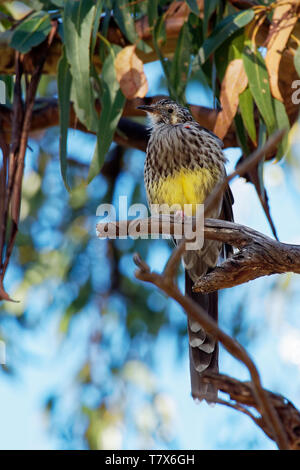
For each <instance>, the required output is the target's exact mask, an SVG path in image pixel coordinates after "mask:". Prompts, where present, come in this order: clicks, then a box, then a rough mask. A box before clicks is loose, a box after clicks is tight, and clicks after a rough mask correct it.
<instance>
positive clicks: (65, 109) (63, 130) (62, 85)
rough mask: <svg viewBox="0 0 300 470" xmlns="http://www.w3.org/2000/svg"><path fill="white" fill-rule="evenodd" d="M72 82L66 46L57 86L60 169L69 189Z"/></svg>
mask: <svg viewBox="0 0 300 470" xmlns="http://www.w3.org/2000/svg"><path fill="white" fill-rule="evenodd" d="M71 83H72V76H71V73H70V66H69V64H68V61H67V58H66V53H65V48H63V53H62V56H61V58H60V61H59V63H58V69H57V88H58V103H59V127H60V139H59V158H60V170H61V174H62V178H63V181H64V184H65V186H66V188H67V190H68V191H69V189H70V188H69V185H68V183H67V138H68V128H69V120H70V96H71Z"/></svg>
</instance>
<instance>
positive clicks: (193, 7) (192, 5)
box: [185, 0, 200, 16]
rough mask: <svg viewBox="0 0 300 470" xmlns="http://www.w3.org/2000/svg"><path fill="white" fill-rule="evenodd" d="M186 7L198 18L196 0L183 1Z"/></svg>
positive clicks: (198, 11)
mask: <svg viewBox="0 0 300 470" xmlns="http://www.w3.org/2000/svg"><path fill="white" fill-rule="evenodd" d="M185 1H186V3H187V4H188V6H189V7H190V9H191V12H192V13H194V15H196V16H198V15H199V14H200V10H199V7H198V4H197V0H185Z"/></svg>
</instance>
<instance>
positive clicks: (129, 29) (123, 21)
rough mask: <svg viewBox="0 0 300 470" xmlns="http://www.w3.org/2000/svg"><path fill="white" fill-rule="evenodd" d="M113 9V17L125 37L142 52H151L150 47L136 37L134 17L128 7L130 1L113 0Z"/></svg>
mask: <svg viewBox="0 0 300 470" xmlns="http://www.w3.org/2000/svg"><path fill="white" fill-rule="evenodd" d="M113 11H114V19H115V20H116V22H117V24H118V26H119V28H120V29H121V31H122V33H123V34H125V36H126V37H127V39H128V40H129V41H130V42H131V43H132V44H136V45H137V47H138V48H139V49H141V50H142V51H143V52H145V53H149V52H151V51H152V48H151V47H150V46H148V44H146V43H145V42H144V41H142V40H140V38H139V37H138V34H137V32H136V29H135V24H134V18H133V16H132V12H131V9H130V3H129V2H128V0H115V1H114V4H113Z"/></svg>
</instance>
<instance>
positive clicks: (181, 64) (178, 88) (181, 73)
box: [170, 23, 191, 104]
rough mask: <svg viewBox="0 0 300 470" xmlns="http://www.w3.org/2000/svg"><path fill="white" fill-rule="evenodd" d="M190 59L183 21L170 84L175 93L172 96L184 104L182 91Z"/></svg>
mask: <svg viewBox="0 0 300 470" xmlns="http://www.w3.org/2000/svg"><path fill="white" fill-rule="evenodd" d="M190 60H191V54H190V33H189V28H188V24H187V23H184V25H183V27H182V28H181V30H180V34H179V38H178V41H177V45H176V49H175V54H174V57H173V60H172V65H171V69H170V84H171V85H172V91H173V94H174V95H175V96H174V98H175V99H176V100H177V101H179V102H180V103H182V104H185V97H184V92H185V88H186V84H187V78H188V74H189V67H190Z"/></svg>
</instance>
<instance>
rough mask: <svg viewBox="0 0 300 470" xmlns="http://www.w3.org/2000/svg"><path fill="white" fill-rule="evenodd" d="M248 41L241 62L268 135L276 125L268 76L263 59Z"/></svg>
mask: <svg viewBox="0 0 300 470" xmlns="http://www.w3.org/2000/svg"><path fill="white" fill-rule="evenodd" d="M249 44H250V43H249V42H247V46H246V47H245V49H244V51H243V62H244V67H245V71H246V74H247V76H248V80H249V88H250V90H251V93H252V96H253V98H254V101H255V103H256V104H257V107H258V109H259V112H260V114H261V116H262V118H263V120H264V122H265V124H266V126H267V130H268V133H269V135H271V134H272V133H273V132H274V130H275V127H276V121H275V116H274V108H273V104H272V97H271V92H270V86H269V76H268V71H267V69H266V65H265V62H264V59H263V58H262V56H261V54H260V53H259V51H256V50H253V49H252V48H251V47H249Z"/></svg>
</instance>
